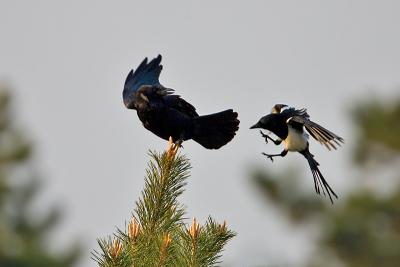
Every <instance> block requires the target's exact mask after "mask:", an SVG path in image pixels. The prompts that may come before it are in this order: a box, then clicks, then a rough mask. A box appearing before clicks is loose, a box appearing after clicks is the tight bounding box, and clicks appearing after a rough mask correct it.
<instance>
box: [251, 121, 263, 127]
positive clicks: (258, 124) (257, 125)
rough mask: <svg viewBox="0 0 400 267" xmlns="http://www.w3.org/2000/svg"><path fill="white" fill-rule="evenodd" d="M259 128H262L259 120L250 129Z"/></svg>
mask: <svg viewBox="0 0 400 267" xmlns="http://www.w3.org/2000/svg"><path fill="white" fill-rule="evenodd" d="M257 128H261V127H260V123H259V122H257V123H256V124H254V125H253V126H251V127H250V129H257Z"/></svg>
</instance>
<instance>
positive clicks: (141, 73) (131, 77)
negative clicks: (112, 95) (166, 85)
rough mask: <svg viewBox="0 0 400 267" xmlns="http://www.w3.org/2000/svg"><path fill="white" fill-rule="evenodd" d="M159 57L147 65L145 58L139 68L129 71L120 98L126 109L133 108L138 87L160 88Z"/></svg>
mask: <svg viewBox="0 0 400 267" xmlns="http://www.w3.org/2000/svg"><path fill="white" fill-rule="evenodd" d="M160 63H161V55H158V57H156V58H154V59H152V60H151V61H150V62H149V63H147V57H146V58H145V59H144V60H143V61H142V63H140V65H139V67H138V68H137V69H136V70H135V72H134V71H133V70H131V71H130V72H129V73H128V76H127V77H126V80H125V85H124V90H123V92H122V96H123V99H124V104H125V106H126V107H127V108H133V107H134V103H133V101H134V100H135V99H134V95H135V94H136V93H137V91H138V90H139V88H140V87H142V86H143V85H149V86H155V87H159V88H162V85H161V84H160V81H159V80H158V78H159V76H160V73H161V70H162V65H160Z"/></svg>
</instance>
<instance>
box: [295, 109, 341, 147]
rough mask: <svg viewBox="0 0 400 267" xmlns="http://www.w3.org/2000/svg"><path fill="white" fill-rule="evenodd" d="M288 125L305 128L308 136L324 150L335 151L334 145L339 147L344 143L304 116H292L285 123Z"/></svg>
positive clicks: (338, 137)
mask: <svg viewBox="0 0 400 267" xmlns="http://www.w3.org/2000/svg"><path fill="white" fill-rule="evenodd" d="M287 123H288V124H297V125H298V124H301V125H304V127H306V129H307V131H308V132H309V133H310V135H311V136H312V137H313V138H314V139H315V140H317V141H318V142H320V143H321V144H323V145H325V146H326V148H328V149H329V150H331V149H332V148H333V149H336V145H337V146H340V143H344V139H343V138H342V137H340V136H338V135H336V134H334V133H332V132H331V131H329V130H327V129H325V128H324V127H322V126H321V125H319V124H317V123H315V122H313V121H311V120H309V118H308V117H305V116H293V117H290V118H289V119H288V121H287Z"/></svg>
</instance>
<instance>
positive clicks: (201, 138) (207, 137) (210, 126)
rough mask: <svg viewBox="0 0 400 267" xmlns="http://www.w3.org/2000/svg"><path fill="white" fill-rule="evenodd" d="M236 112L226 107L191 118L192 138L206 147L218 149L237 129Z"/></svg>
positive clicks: (229, 139) (231, 137)
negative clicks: (222, 109) (216, 111)
mask: <svg viewBox="0 0 400 267" xmlns="http://www.w3.org/2000/svg"><path fill="white" fill-rule="evenodd" d="M237 117H238V114H237V113H236V112H233V110H232V109H228V110H225V111H222V112H218V113H214V114H210V115H205V116H200V117H196V118H193V125H194V126H193V127H194V128H193V140H194V141H196V142H197V143H199V144H200V145H202V146H204V147H205V148H208V149H218V148H220V147H222V146H224V145H225V144H227V143H228V142H229V141H231V140H232V139H233V137H234V136H235V133H236V131H237V130H238V129H239V120H238V118H237Z"/></svg>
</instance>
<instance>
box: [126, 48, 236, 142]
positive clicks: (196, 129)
mask: <svg viewBox="0 0 400 267" xmlns="http://www.w3.org/2000/svg"><path fill="white" fill-rule="evenodd" d="M161 59H162V58H161V55H158V56H157V57H156V58H154V59H152V60H151V61H150V62H148V60H147V58H145V59H144V60H143V61H142V63H140V65H139V66H138V67H137V69H136V70H135V71H133V70H131V71H130V72H129V73H128V76H127V77H126V80H125V85H124V89H123V92H122V97H123V101H124V104H125V106H126V107H127V108H128V109H135V110H136V111H137V115H138V117H139V119H140V121H141V122H142V123H143V126H144V127H145V128H146V129H147V130H149V131H151V132H152V133H154V134H155V135H157V136H158V137H161V138H163V139H165V140H169V138H170V137H172V139H173V140H174V142H175V143H176V144H178V145H181V144H182V142H183V141H186V140H189V139H193V140H194V141H196V142H197V143H199V144H200V145H202V146H203V147H205V148H207V149H218V148H220V147H222V146H224V145H225V144H227V143H228V142H229V141H231V140H232V139H233V137H234V136H235V134H236V131H237V130H238V129H239V120H238V114H237V112H234V111H233V110H232V109H227V110H225V111H222V112H218V113H214V114H210V115H205V116H199V115H198V114H197V111H196V108H195V107H194V106H192V105H191V104H190V103H188V102H186V101H185V100H184V99H183V98H181V97H180V96H179V95H176V94H174V90H173V89H171V88H167V87H164V86H163V85H162V84H161V83H160V82H159V76H160V73H161V70H162V68H163V66H162V65H161Z"/></svg>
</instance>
